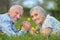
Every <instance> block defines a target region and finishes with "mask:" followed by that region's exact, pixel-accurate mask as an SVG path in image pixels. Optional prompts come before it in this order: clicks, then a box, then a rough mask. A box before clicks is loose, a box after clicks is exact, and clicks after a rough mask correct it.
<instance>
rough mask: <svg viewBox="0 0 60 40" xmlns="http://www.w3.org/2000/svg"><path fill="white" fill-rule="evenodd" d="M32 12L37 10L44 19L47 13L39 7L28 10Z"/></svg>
mask: <svg viewBox="0 0 60 40" xmlns="http://www.w3.org/2000/svg"><path fill="white" fill-rule="evenodd" d="M33 10H38V11H39V12H40V13H42V14H43V15H44V16H45V17H46V16H47V13H46V11H45V10H44V9H43V8H42V7H40V6H36V7H33V8H32V9H31V10H30V13H31V12H32V11H33Z"/></svg>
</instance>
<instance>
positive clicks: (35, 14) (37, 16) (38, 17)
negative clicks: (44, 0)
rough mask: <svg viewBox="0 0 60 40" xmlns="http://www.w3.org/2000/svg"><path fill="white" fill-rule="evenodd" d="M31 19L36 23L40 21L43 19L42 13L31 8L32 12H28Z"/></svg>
mask: <svg viewBox="0 0 60 40" xmlns="http://www.w3.org/2000/svg"><path fill="white" fill-rule="evenodd" d="M30 15H31V17H32V20H33V21H34V22H35V23H36V24H39V23H42V22H43V21H44V18H45V17H44V15H43V14H41V13H40V12H39V11H38V10H33V11H32V13H30Z"/></svg>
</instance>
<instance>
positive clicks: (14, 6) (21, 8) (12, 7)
mask: <svg viewBox="0 0 60 40" xmlns="http://www.w3.org/2000/svg"><path fill="white" fill-rule="evenodd" d="M16 7H18V8H20V10H21V11H22V12H23V7H22V6H20V5H13V6H11V8H10V9H9V10H13V9H15V8H16Z"/></svg>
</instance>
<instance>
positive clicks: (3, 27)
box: [0, 13, 26, 36]
mask: <svg viewBox="0 0 60 40" xmlns="http://www.w3.org/2000/svg"><path fill="white" fill-rule="evenodd" d="M0 31H2V32H4V33H5V34H6V35H8V36H11V35H18V36H19V35H22V34H23V33H26V31H25V30H20V31H18V30H16V28H15V27H14V23H13V21H12V20H11V19H10V17H9V16H8V13H5V14H0Z"/></svg>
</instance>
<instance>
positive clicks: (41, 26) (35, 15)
mask: <svg viewBox="0 0 60 40" xmlns="http://www.w3.org/2000/svg"><path fill="white" fill-rule="evenodd" d="M30 15H31V17H32V20H33V21H34V22H35V23H36V24H37V25H38V26H37V27H36V30H40V32H41V33H42V34H43V35H52V34H54V35H55V34H56V35H59V34H60V22H59V21H58V20H56V19H55V18H54V17H53V16H50V15H49V14H47V13H46V12H45V10H44V9H43V8H42V7H40V6H36V7H34V8H32V9H31V11H30ZM36 30H35V31H36Z"/></svg>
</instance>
